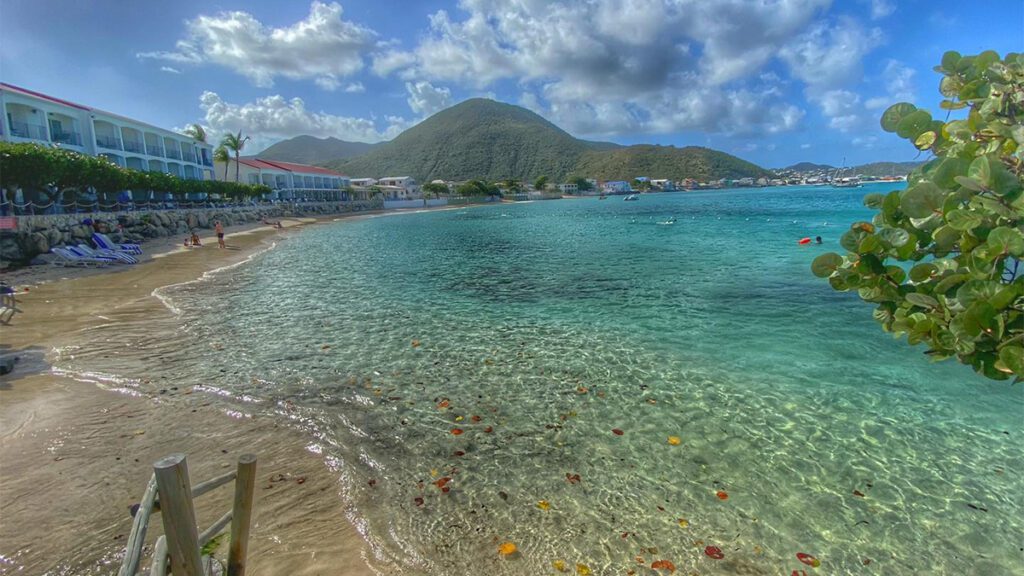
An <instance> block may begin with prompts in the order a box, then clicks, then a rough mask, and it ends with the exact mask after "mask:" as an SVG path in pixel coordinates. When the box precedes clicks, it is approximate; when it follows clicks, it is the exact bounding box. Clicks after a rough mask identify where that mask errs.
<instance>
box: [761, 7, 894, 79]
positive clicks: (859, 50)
mask: <svg viewBox="0 0 1024 576" xmlns="http://www.w3.org/2000/svg"><path fill="white" fill-rule="evenodd" d="M882 39H883V38H882V31H881V30H879V29H878V28H872V29H870V30H865V29H864V27H863V26H861V25H860V24H859V23H858V22H857V21H856V20H854V19H852V18H849V17H842V18H840V19H839V21H838V22H836V24H835V25H832V26H830V25H828V24H827V23H824V22H822V23H819V24H817V25H816V26H815V27H814V28H812V29H811V30H810V31H809V32H807V33H805V34H802V35H801V36H799V37H798V38H796V39H795V41H794V42H792V43H791V44H789V45H788V46H786V47H785V48H783V50H782V51H781V53H780V56H781V57H782V59H783V60H785V61H786V63H787V64H788V65H789V69H790V72H791V73H792V74H793V76H795V77H797V78H799V79H800V80H803V81H804V82H806V83H807V85H808V86H809V87H810V88H811V90H812V91H821V90H828V89H832V88H838V87H842V86H850V85H854V84H858V83H860V82H861V81H862V80H863V79H864V71H863V69H862V64H861V63H862V60H863V58H864V56H865V55H866V54H867V53H868V52H870V51H871V50H873V49H875V48H876V47H878V46H879V45H881V43H882Z"/></svg>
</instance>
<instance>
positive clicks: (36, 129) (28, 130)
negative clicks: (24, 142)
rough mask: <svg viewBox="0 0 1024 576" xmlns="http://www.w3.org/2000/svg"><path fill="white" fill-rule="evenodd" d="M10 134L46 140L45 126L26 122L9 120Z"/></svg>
mask: <svg viewBox="0 0 1024 576" xmlns="http://www.w3.org/2000/svg"><path fill="white" fill-rule="evenodd" d="M11 136H17V137H18V138H31V139H33V140H46V126H41V125H39V124H29V123H27V122H11Z"/></svg>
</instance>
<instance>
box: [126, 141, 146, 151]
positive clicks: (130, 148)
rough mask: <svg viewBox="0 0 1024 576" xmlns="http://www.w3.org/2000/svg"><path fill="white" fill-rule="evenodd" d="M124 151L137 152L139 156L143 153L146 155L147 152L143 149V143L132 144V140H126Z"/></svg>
mask: <svg viewBox="0 0 1024 576" xmlns="http://www.w3.org/2000/svg"><path fill="white" fill-rule="evenodd" d="M124 151H125V152H137V153H139V154H142V153H144V152H145V151H146V149H145V148H143V147H142V142H138V141H135V142H132V141H131V140H125V141H124Z"/></svg>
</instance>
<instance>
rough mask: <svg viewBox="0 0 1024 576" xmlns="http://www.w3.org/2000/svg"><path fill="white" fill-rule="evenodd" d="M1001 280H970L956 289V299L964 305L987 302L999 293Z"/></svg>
mask: <svg viewBox="0 0 1024 576" xmlns="http://www.w3.org/2000/svg"><path fill="white" fill-rule="evenodd" d="M999 286H1000V284H999V282H997V281H995V280H970V281H968V282H965V283H964V284H963V285H962V286H960V288H959V289H957V291H956V299H957V301H958V302H960V305H961V306H963V307H965V308H966V307H968V306H971V305H973V304H975V303H976V302H987V301H988V300H989V299H990V298H992V297H994V296H995V295H996V294H998V293H999Z"/></svg>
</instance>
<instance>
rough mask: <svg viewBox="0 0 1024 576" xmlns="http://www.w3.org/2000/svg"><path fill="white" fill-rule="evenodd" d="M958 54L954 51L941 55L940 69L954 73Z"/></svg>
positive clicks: (958, 57)
mask: <svg viewBox="0 0 1024 576" xmlns="http://www.w3.org/2000/svg"><path fill="white" fill-rule="evenodd" d="M961 58H962V56H960V53H959V52H957V51H956V50H950V51H948V52H946V53H945V54H943V55H942V68H943V70H947V71H949V72H955V71H956V65H957V64H958V63H959V62H960V59H961Z"/></svg>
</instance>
